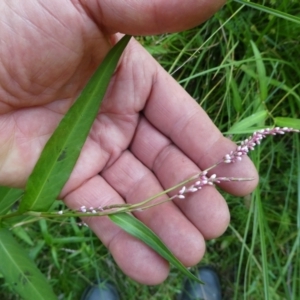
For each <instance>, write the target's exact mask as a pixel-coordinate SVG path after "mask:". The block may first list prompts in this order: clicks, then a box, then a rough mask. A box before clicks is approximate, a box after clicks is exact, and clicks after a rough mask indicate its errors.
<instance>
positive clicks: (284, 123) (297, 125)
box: [274, 117, 300, 129]
mask: <svg viewBox="0 0 300 300" xmlns="http://www.w3.org/2000/svg"><path fill="white" fill-rule="evenodd" d="M274 121H275V124H276V125H277V126H280V127H292V128H294V129H300V119H295V118H285V117H277V118H275V119H274Z"/></svg>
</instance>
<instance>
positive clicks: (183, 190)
mask: <svg viewBox="0 0 300 300" xmlns="http://www.w3.org/2000/svg"><path fill="white" fill-rule="evenodd" d="M185 190H186V187H185V186H183V187H182V188H181V189H180V191H179V192H178V194H179V195H183V194H184V193H185Z"/></svg>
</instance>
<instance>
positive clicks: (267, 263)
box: [0, 0, 300, 300]
mask: <svg viewBox="0 0 300 300" xmlns="http://www.w3.org/2000/svg"><path fill="white" fill-rule="evenodd" d="M241 2H242V1H231V2H229V3H228V4H227V5H226V6H225V7H224V8H223V9H222V10H221V11H220V12H219V13H217V14H216V15H215V16H214V17H213V18H212V19H210V20H209V21H207V22H206V23H205V24H203V25H201V26H199V27H198V28H194V29H192V30H189V31H186V32H182V33H176V34H166V35H163V36H156V37H140V38H139V41H140V42H141V43H142V44H143V45H144V47H146V49H147V50H148V51H149V52H150V53H151V54H152V55H153V56H155V57H156V59H157V60H158V61H159V62H160V64H161V65H162V66H163V67H164V68H165V69H166V70H167V71H168V72H170V73H171V74H172V75H173V76H174V77H175V78H176V80H178V82H179V83H180V84H182V86H183V87H184V88H185V89H186V90H187V91H188V92H189V93H190V94H191V95H192V96H193V97H194V98H195V99H196V100H197V101H198V102H199V104H200V105H201V106H202V107H203V108H204V109H205V110H206V111H207V113H208V114H209V116H210V117H211V118H212V119H213V120H214V122H215V123H216V125H217V126H218V127H219V128H220V130H221V131H222V132H223V133H224V134H225V135H228V137H229V138H233V139H234V140H236V141H239V140H242V139H244V138H245V137H246V136H247V135H249V134H250V133H252V132H253V131H254V130H256V129H257V128H265V127H273V126H274V125H278V126H289V127H290V126H292V127H294V128H298V129H300V119H299V114H300V83H299V78H300V60H299V59H298V57H299V51H300V6H299V3H298V0H295V1H291V0H284V1H276V0H270V1H264V2H263V6H264V9H263V8H262V7H260V6H258V7H250V6H249V5H247V6H246V5H245V6H244V5H242V4H241ZM256 2H257V3H259V2H260V1H256ZM266 7H267V8H268V7H269V8H272V9H274V10H276V15H274V11H271V10H270V11H268V10H266ZM289 15H292V16H294V17H290V16H289ZM295 16H296V17H297V16H298V18H295ZM299 143H300V140H299V135H298V134H293V133H291V134H286V135H284V136H275V137H273V138H272V137H268V138H267V139H265V140H264V142H263V143H262V144H261V146H260V147H257V148H256V151H253V152H252V153H251V154H250V156H251V158H252V160H253V162H254V163H255V165H256V167H257V168H258V170H259V174H260V183H259V186H258V188H257V189H256V191H255V192H253V193H252V194H251V195H248V196H246V197H244V198H239V197H233V196H228V195H226V194H224V197H226V200H227V202H228V205H229V207H230V211H231V218H232V220H231V224H230V226H229V228H228V230H227V231H226V233H225V234H224V235H223V236H222V237H220V238H218V239H216V240H212V241H208V242H207V254H206V255H205V257H204V259H203V261H202V262H201V264H200V265H207V264H209V265H212V266H214V267H215V269H216V270H217V271H218V273H219V275H220V278H221V282H222V288H223V296H224V299H242V298H245V299H262V298H264V299H299V298H300V144H299ZM237 176H238V174H237ZM200 192H201V191H200ZM77 221H78V220H77V219H76V218H70V219H68V220H67V221H63V222H62V221H59V220H50V221H49V220H44V219H43V220H39V221H37V222H34V223H29V224H23V225H22V226H15V228H14V229H13V233H14V235H15V236H17V237H18V240H19V241H20V243H22V244H23V245H24V246H25V247H26V249H28V250H29V255H30V257H31V258H32V259H34V260H35V262H36V263H37V265H38V267H39V268H40V270H41V271H42V272H43V273H44V274H45V275H46V277H47V279H48V280H49V282H50V283H51V286H52V287H53V289H54V291H55V293H56V294H57V295H58V296H59V299H79V298H80V295H81V293H82V292H83V290H84V288H85V287H86V286H87V285H89V284H91V283H92V282H93V281H94V280H95V279H96V278H99V277H101V278H107V279H109V280H110V281H112V282H114V283H115V284H116V286H117V287H118V289H119V290H120V291H122V294H121V297H122V299H174V298H175V297H176V294H177V293H179V291H180V289H181V286H182V280H183V276H182V275H181V274H180V273H179V271H177V270H176V269H172V271H171V274H170V276H169V278H168V280H167V281H166V282H164V283H163V284H161V285H159V286H155V287H147V286H142V285H139V284H137V283H135V282H133V281H131V280H130V279H128V278H127V277H125V276H124V275H123V274H122V273H121V271H120V270H119V269H118V267H117V266H116V265H115V263H114V262H113V260H112V258H111V256H110V254H109V253H108V252H107V250H106V249H105V247H104V246H103V245H102V244H101V243H100V242H99V241H98V240H97V238H96V237H95V236H94V235H93V233H92V232H90V230H89V229H88V228H86V227H79V226H78V225H77ZM0 299H7V300H10V299H19V298H18V296H16V295H15V294H14V293H13V292H12V291H11V289H10V287H9V286H8V285H7V283H5V281H4V279H3V278H1V275H0Z"/></svg>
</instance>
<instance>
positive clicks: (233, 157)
mask: <svg viewBox="0 0 300 300" xmlns="http://www.w3.org/2000/svg"><path fill="white" fill-rule="evenodd" d="M288 132H299V130H297V129H293V128H288V127H283V128H281V127H275V128H266V129H262V130H258V131H256V132H254V133H253V135H252V136H250V137H249V138H247V139H246V140H244V141H242V142H241V143H240V145H238V146H237V148H236V149H235V150H234V151H231V152H230V153H229V154H226V155H225V156H224V157H223V158H222V159H221V160H220V161H219V162H218V163H216V164H215V165H213V166H211V167H210V168H208V169H207V170H204V171H202V172H201V173H199V174H197V175H194V176H193V177H191V178H190V179H188V180H185V181H184V182H183V183H181V184H179V185H177V186H176V187H180V190H179V191H178V192H177V193H176V194H175V195H173V196H172V197H170V198H168V199H167V200H163V201H161V202H158V203H155V204H150V203H149V202H151V201H152V200H154V199H156V198H157V197H158V196H160V195H161V194H159V195H157V196H154V197H151V198H149V199H147V200H145V201H143V202H141V203H139V204H134V205H130V204H124V205H122V204H118V205H110V206H105V207H101V206H100V207H97V208H94V207H86V206H81V207H80V208H79V209H78V210H75V211H71V212H72V213H77V214H78V213H79V214H85V215H88V216H91V215H96V216H104V215H107V214H110V213H117V212H124V211H127V212H129V211H142V210H144V209H147V208H150V207H153V206H156V205H158V204H162V203H164V202H167V201H171V200H174V199H185V198H186V196H187V194H189V193H194V192H197V191H199V190H201V189H202V188H203V187H204V186H207V185H208V186H212V185H214V184H215V183H220V182H222V181H247V180H252V178H235V177H217V175H216V174H213V175H211V176H207V174H208V171H209V170H211V169H213V168H214V167H216V166H217V165H219V164H221V163H226V164H229V163H235V162H238V161H241V160H242V157H243V156H244V155H247V154H248V152H249V151H250V150H254V148H255V146H257V145H259V144H260V142H261V140H262V139H264V138H265V137H266V136H268V135H277V134H285V133H288ZM191 181H194V183H193V184H191V185H190V186H186V185H185V184H186V183H188V182H191ZM176 187H174V188H171V189H169V190H168V191H171V190H174V189H175V188H176ZM165 193H167V191H166V192H165ZM65 212H70V211H69V210H67V211H59V212H57V214H59V215H63V214H65Z"/></svg>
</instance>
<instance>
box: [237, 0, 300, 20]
mask: <svg viewBox="0 0 300 300" xmlns="http://www.w3.org/2000/svg"><path fill="white" fill-rule="evenodd" d="M234 1H235V2H238V3H240V4H244V5H247V6H249V7H252V8H255V9H257V10H260V11H263V12H265V13H268V14H270V15H273V16H276V17H279V18H283V19H286V20H288V21H290V22H294V23H297V24H300V18H299V17H297V16H293V15H290V14H287V13H285V12H282V11H279V10H277V9H273V8H270V7H267V6H264V5H261V4H257V3H253V2H249V1H245V0H234Z"/></svg>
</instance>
